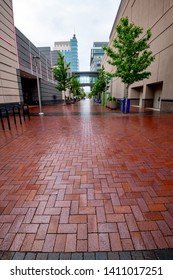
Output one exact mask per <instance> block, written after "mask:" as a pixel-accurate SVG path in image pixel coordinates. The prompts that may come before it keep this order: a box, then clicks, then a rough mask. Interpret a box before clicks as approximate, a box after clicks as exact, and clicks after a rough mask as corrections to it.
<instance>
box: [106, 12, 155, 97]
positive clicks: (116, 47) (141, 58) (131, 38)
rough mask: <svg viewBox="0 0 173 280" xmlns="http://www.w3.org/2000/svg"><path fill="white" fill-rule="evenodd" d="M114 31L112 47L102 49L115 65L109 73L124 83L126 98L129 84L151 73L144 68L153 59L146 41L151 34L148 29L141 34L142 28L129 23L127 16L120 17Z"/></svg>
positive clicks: (109, 61) (110, 62) (147, 76)
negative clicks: (115, 34)
mask: <svg viewBox="0 0 173 280" xmlns="http://www.w3.org/2000/svg"><path fill="white" fill-rule="evenodd" d="M116 31H117V37H116V38H115V39H114V40H113V48H111V47H110V46H107V47H103V49H104V51H105V52H106V54H107V55H108V56H109V57H110V58H111V59H109V60H108V63H109V64H111V65H113V66H115V72H114V73H113V74H110V75H111V76H112V77H119V78H121V80H122V82H123V83H124V84H125V97H126V98H127V97H128V89H129V86H130V85H131V84H133V83H134V82H137V81H140V80H143V79H147V78H149V76H150V75H151V73H150V72H149V71H146V69H147V68H148V66H149V65H150V64H151V62H152V61H154V56H153V55H152V52H151V51H149V48H150V45H149V43H148V41H149V39H150V37H151V35H152V34H151V31H150V30H147V32H146V34H145V35H144V36H141V34H142V33H143V28H142V27H140V26H136V25H135V24H133V23H129V20H128V17H125V18H121V20H120V23H119V24H118V25H117V26H116Z"/></svg>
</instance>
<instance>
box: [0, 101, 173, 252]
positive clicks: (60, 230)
mask: <svg viewBox="0 0 173 280" xmlns="http://www.w3.org/2000/svg"><path fill="white" fill-rule="evenodd" d="M63 108H65V109H63ZM44 110H47V111H48V112H50V111H51V107H47V108H46V107H45V108H44ZM54 110H57V111H58V112H59V111H60V110H61V112H63V110H65V113H67V110H68V114H65V115H64V116H63V115H62V116H44V117H39V116H33V117H31V121H30V122H26V123H25V124H23V126H22V127H17V129H16V128H15V127H13V128H12V131H11V132H9V131H7V130H6V131H5V132H4V131H2V130H0V135H1V140H0V146H1V149H0V158H1V160H0V250H1V251H7V250H9V251H23V252H26V251H33V252H36V251H42V252H98V251H103V252H105V251H127V250H152V249H161V248H172V247H173V145H172V143H173V126H172V115H167V114H164V115H162V114H158V115H141V114H129V115H122V114H109V115H108V114H105V115H104V114H100V115H99V114H98V115H94V114H92V112H97V113H99V112H103V109H102V107H101V106H99V105H92V104H90V103H89V101H88V100H86V101H81V104H77V105H73V106H72V107H71V106H69V107H65V106H64V107H63V106H62V105H58V106H57V107H54ZM85 110H86V111H85ZM89 110H90V111H91V113H90V114H89ZM72 111H73V112H74V111H76V112H81V115H80V114H79V115H72V114H71V112H72ZM82 112H88V113H87V114H82Z"/></svg>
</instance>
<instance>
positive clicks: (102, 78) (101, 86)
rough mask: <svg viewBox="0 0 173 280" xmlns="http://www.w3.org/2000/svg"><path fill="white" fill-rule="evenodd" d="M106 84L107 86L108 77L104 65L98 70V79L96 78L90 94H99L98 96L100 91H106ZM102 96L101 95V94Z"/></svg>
mask: <svg viewBox="0 0 173 280" xmlns="http://www.w3.org/2000/svg"><path fill="white" fill-rule="evenodd" d="M108 86H109V77H108V74H107V73H106V71H105V68H104V66H102V68H101V69H100V70H99V76H98V79H97V80H96V82H95V83H94V85H93V88H92V95H93V96H98V95H99V97H100V95H101V94H102V93H105V92H106V90H107V89H108ZM102 97H103V95H102Z"/></svg>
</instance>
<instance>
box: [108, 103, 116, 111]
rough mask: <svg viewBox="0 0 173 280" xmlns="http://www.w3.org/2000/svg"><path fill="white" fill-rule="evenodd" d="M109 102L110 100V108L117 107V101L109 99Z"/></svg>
mask: <svg viewBox="0 0 173 280" xmlns="http://www.w3.org/2000/svg"><path fill="white" fill-rule="evenodd" d="M109 102H110V105H109V108H110V109H111V110H115V109H117V102H116V101H109Z"/></svg>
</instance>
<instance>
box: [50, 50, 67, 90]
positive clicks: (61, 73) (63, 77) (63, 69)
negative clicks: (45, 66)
mask: <svg viewBox="0 0 173 280" xmlns="http://www.w3.org/2000/svg"><path fill="white" fill-rule="evenodd" d="M58 55H59V56H58V59H57V63H56V65H55V66H54V67H53V68H52V71H53V74H54V79H55V80H56V81H58V85H57V86H56V88H57V89H58V90H60V91H66V90H67V89H69V87H70V83H71V77H70V75H69V71H68V70H69V69H70V68H69V66H70V63H67V64H66V62H65V60H64V56H63V54H62V53H61V52H60V51H58Z"/></svg>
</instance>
